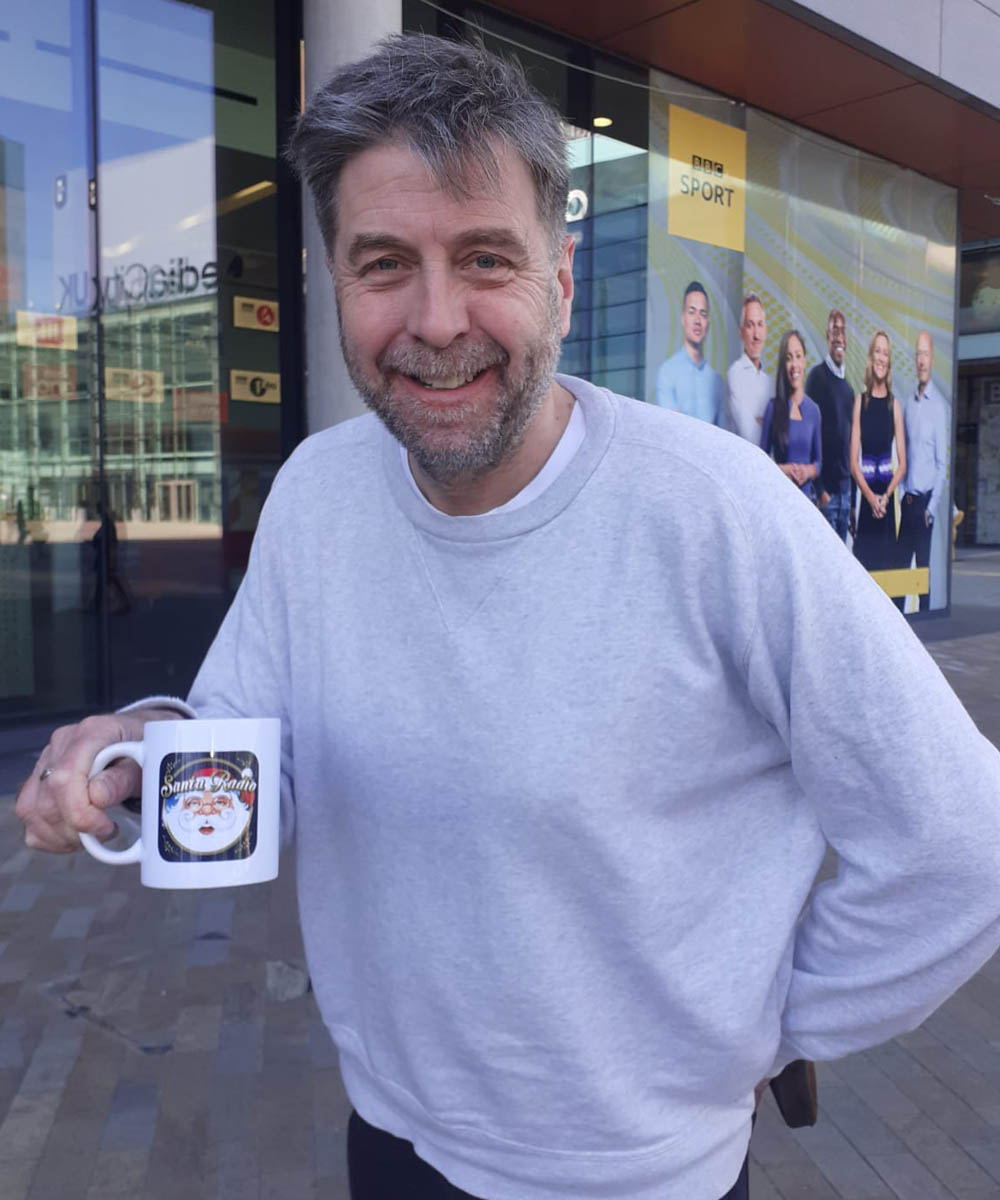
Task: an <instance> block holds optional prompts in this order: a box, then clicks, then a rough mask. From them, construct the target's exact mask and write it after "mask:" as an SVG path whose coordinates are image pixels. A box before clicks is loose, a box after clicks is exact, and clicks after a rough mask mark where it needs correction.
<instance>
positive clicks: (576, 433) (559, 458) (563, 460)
mask: <svg viewBox="0 0 1000 1200" xmlns="http://www.w3.org/2000/svg"><path fill="white" fill-rule="evenodd" d="M586 432H587V426H586V422H585V420H584V416H583V408H582V407H581V405H580V404H579V402H576V403H574V405H573V409H572V411H571V412H570V414H569V420H568V421H567V423H566V428H565V429H564V430H563V431H562V437H560V439H559V441H558V442H557V443H556V445H555V449H554V450H553V451H552V453H551V454H550V455H549V457H548V458H547V459H546V462H545V465H544V466H543V467H542V469H541V470H540V471H539V472H538V474H537V475H536V476H535V477H534V479H530V480H529V481H528V482H527V483H526V484H525V485H524V487H523V488H521V490H520V491H519V492H517V493H516V495H513V496H511V498H510V499H509V500H508V501H506V503H504V504H498V505H497V507H496V508H491V509H489V512H491V513H501V512H513V511H514V510H515V509H518V508H524V507H525V505H527V504H530V503H531V502H532V500H534V499H536V498H537V497H538V496H540V495H541V494H542V492H544V491H545V489H546V488H547V487H549V485H550V484H552V483H554V482H555V481H556V480H557V479H558V478H559V476H560V475H561V474H562V472H563V471H564V470H565V468H566V466H567V465H568V463H569V461H570V459H571V458H572V457H573V455H574V454H575V453H576V452H577V450H579V449H580V447H581V446H582V445H583V439H584V436H585V435H586ZM399 453H400V455H401V456H402V460H403V474H404V475H405V476H406V478H407V479H408V480H409V481H410V486H411V487H412V488H413V490H414V491H415V492H416V493H417V495H418V496H419V497H420V499H421V500H422V501H423V502H424V504H426V505H427V507H428V508H429V509H431V510H432V511H434V512H438V509H436V508H435V507H434V505H433V504H431V502H430V501H429V500H428V499H427V497H426V496H425V495H424V494H423V492H422V491H421V490H420V488H419V487H418V486H417V481H416V480H415V479H414V478H413V472H412V471H411V470H410V460H409V457H408V456H407V453H406V449H405V447H403V446H400V447H399ZM476 515H477V516H482V515H484V514H482V513H477V514H476ZM465 519H466V518H465V517H454V518H453V520H456V521H462V520H465Z"/></svg>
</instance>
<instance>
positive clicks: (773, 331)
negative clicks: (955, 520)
mask: <svg viewBox="0 0 1000 1200" xmlns="http://www.w3.org/2000/svg"><path fill="white" fill-rule="evenodd" d="M659 82H660V84H661V85H663V84H669V83H670V81H669V80H668V79H667V77H660V81H659ZM654 86H655V83H654ZM677 86H678V87H679V86H680V85H679V84H678V85H677ZM661 99H662V100H663V101H664V102H663V103H661V102H660V101H661ZM682 107H683V108H687V109H688V110H690V111H691V112H692V113H694V114H695V115H698V114H701V115H705V109H706V105H705V104H702V105H701V106H700V107H697V108H696V107H694V106H692V102H691V101H690V100H685V101H677V102H676V103H673V102H670V101H668V100H666V98H664V97H661V96H658V95H654V96H653V98H652V104H651V114H652V115H651V124H650V160H651V161H650V180H651V189H650V206H649V247H650V251H649V254H650V263H649V274H650V285H649V297H650V299H649V307H648V312H647V318H648V323H647V360H646V362H647V379H646V383H647V396H646V398H647V399H648V400H649V401H651V402H653V403H666V404H667V406H669V407H675V408H680V409H683V410H684V411H691V409H692V407H694V406H693V405H692V400H691V397H692V396H694V397H698V396H699V391H698V389H697V387H695V388H693V389H692V388H691V387H690V386H689V387H688V399H687V401H686V405H685V402H683V401H682V402H672V401H671V400H670V398H669V397H666V398H665V396H664V391H663V388H662V387H661V388H660V389H659V392H658V385H657V380H658V378H659V379H661V380H662V378H663V374H664V372H663V369H662V364H663V362H664V360H665V357H666V356H667V355H668V354H669V353H670V352H671V349H670V348H671V347H672V346H673V347H677V346H681V345H684V346H686V347H687V349H688V351H689V358H693V357H696V356H695V355H693V354H692V353H691V351H692V338H691V337H690V336H688V337H687V338H686V340H685V339H684V333H685V330H684V328H683V326H681V327H680V328H679V329H678V325H681V319H682V314H681V308H680V306H681V300H682V297H683V292H684V288H685V287H686V286H687V284H686V283H684V282H682V280H683V278H684V277H685V276H686V275H691V278H692V279H694V278H696V277H698V278H700V276H697V272H698V271H700V272H702V275H703V276H704V277H705V278H704V282H705V293H706V298H707V300H708V308H709V310H710V318H709V320H710V328H709V333H708V336H707V338H706V339H705V340H704V343H703V347H702V349H703V357H704V360H705V367H709V366H710V367H711V368H712V369H713V370H714V371H716V372H717V373H718V374H719V375H720V376H721V377H722V383H723V403H722V414H723V416H722V420H721V422H719V421H717V423H721V424H723V425H724V426H725V427H726V428H728V429H729V430H730V431H732V432H734V433H737V434H739V435H741V436H743V437H746V438H748V439H749V440H751V441H754V442H755V443H756V444H757V445H760V446H761V447H762V449H764V450H765V452H767V453H770V454H771V456H772V457H773V458H774V459H775V460H776V461H777V462H778V463H779V464H781V465H783V466H789V465H790V464H796V463H798V464H802V466H803V467H804V468H805V467H808V466H810V465H811V466H812V467H813V469H814V471H815V472H816V474H815V479H811V478H808V476H809V475H811V474H812V472H811V471H809V470H805V471H804V475H803V480H802V482H801V483H800V486H802V487H803V490H804V491H806V492H807V494H809V495H810V497H811V498H812V499H813V500H814V501H815V502H816V504H817V505H818V507H820V509H821V510H822V511H823V512H824V515H825V516H826V517H827V519H828V520H829V522H830V524H831V525H832V526H833V527H834V529H835V530H836V531H837V533H838V534H839V535H840V536H841V537H842V538H843V540H844V542H845V544H846V545H847V547H848V548H849V549H850V550H851V551H852V552H853V553H854V555H855V556H856V557H857V558H858V559H859V561H861V562H862V564H863V565H864V566H865V567H866V569H868V570H869V571H870V572H871V573H872V574H873V576H874V578H875V579H877V581H878V582H879V583H880V584H881V586H882V587H883V588H884V589H885V590H886V592H888V594H889V595H890V596H892V597H893V599H894V600H895V601H896V604H897V606H898V607H899V608H900V609H901V610H903V611H904V612H907V613H914V612H918V611H923V612H926V611H930V610H933V609H939V608H944V607H945V606H946V605H947V603H948V559H949V553H950V549H949V548H950V545H951V529H952V499H951V494H952V488H951V463H952V429H953V397H952V380H953V371H954V356H955V342H954V304H955V273H956V266H957V254H956V233H957V200H956V193H955V192H954V190H953V189H951V188H948V187H946V186H944V185H941V184H937V183H934V182H933V181H931V180H928V179H926V178H924V177H922V176H920V175H917V174H916V173H915V172H913V171H908V170H904V169H902V168H900V167H896V166H894V165H892V164H891V163H887V162H884V161H882V160H880V159H876V158H873V157H872V156H869V155H866V154H863V153H862V152H860V151H857V150H854V149H851V148H849V147H845V146H842V145H840V144H839V143H836V142H834V141H831V140H830V139H827V138H824V137H822V136H820V135H818V134H814V133H811V132H809V131H807V130H803V129H800V128H796V127H795V126H793V125H790V124H788V123H786V122H784V121H781V120H779V119H777V118H774V117H771V116H769V115H767V114H764V113H759V112H756V111H755V110H753V109H741V110H739V111H740V123H741V125H742V126H743V136H744V138H745V160H744V162H745V165H744V174H743V180H742V183H743V186H744V188H745V197H744V210H743V213H744V227H743V236H742V245H741V246H740V247H739V249H737V248H735V247H736V246H737V241H736V239H735V238H734V237H733V236H732V234H731V232H730V231H728V230H726V229H725V228H724V223H723V221H722V219H721V217H720V216H719V215H718V214H715V213H713V212H712V210H713V209H715V208H716V207H720V200H721V201H726V200H727V199H728V198H729V196H730V193H729V191H728V189H729V188H732V189H733V191H732V198H733V201H734V202H735V201H736V199H737V197H738V195H739V187H740V182H741V180H740V178H739V176H738V173H737V168H738V166H739V159H738V156H737V155H735V154H734V152H733V148H732V145H727V144H726V141H725V137H724V136H723V134H722V133H721V132H715V131H714V130H713V128H712V127H711V126H705V125H702V126H701V127H700V128H698V129H697V136H696V138H695V139H694V140H692V139H690V138H688V139H687V140H685V138H684V137H683V136H680V137H679V136H678V132H677V131H678V129H681V130H682V131H683V128H684V124H685V122H687V121H689V118H688V117H687V116H680V119H679V113H678V109H679V108H682ZM733 107H734V108H735V107H736V106H733ZM724 123H725V124H728V125H731V126H733V125H735V124H736V117H735V116H734V115H732V114H730V115H729V116H728V118H727V120H726V121H725V122H724ZM706 160H707V161H708V170H707V171H706V169H705V164H706ZM731 164H735V165H731ZM712 174H714V179H711V178H710V182H709V186H711V187H712V189H713V190H712V192H711V199H710V200H709V199H706V198H705V194H704V189H705V185H704V178H709V177H710V176H711V175H712ZM685 175H686V176H687V180H686V181H685V180H684V178H683V177H684V176H685ZM703 177H704V178H703ZM694 178H698V180H699V184H700V185H701V186H700V187H699V189H698V192H697V193H695V194H694V195H692V192H693V189H692V186H691V180H692V179H694ZM654 179H655V180H656V181H657V183H658V190H657V192H656V193H654V191H653V184H652V181H653V180H654ZM693 199H698V200H700V204H701V205H702V206H703V208H702V210H701V211H700V213H699V212H698V211H697V210H696V214H695V215H696V216H699V215H700V216H701V218H703V219H704V217H705V214H706V213H712V216H713V220H712V221H711V222H710V225H709V228H708V231H707V232H706V229H705V227H702V228H700V229H693V227H692V226H691V225H690V223H689V222H690V219H691V218H690V216H689V215H684V212H683V209H684V208H685V207H687V208H688V209H689V208H690V206H691V203H692V200H693ZM672 210H673V212H672ZM727 211H728V208H727ZM675 230H676V231H677V232H676V233H675ZM678 235H680V236H678ZM723 263H724V264H725V266H724V267H722V264H723ZM717 314H718V316H719V317H721V320H720V319H716V318H717ZM696 317H697V314H694V315H693V317H688V318H687V323H688V328H689V329H690V328H692V327H693V328H694V332H695V333H696V334H697V333H698V332H699V329H698V324H697V320H696ZM692 323H693V324H692ZM786 335H787V336H786ZM796 335H797V336H796ZM783 339H784V341H783ZM782 345H785V347H786V353H785V358H786V362H785V364H782V363H779V361H778V360H779V357H780V347H781V346H782ZM792 358H800V359H801V360H803V362H804V398H802V399H801V400H799V401H796V402H795V404H794V406H792V407H791V408H790V410H789V411H790V412H791V419H792V420H795V421H802V422H803V424H802V425H799V426H795V425H792V424H791V423H790V421H789V422H786V423H785V429H787V430H788V431H789V432H785V430H782V431H781V434H780V435H778V434H776V433H775V431H774V430H773V429H772V423H773V421H774V414H775V411H776V404H775V401H776V392H777V391H778V390H779V386H778V385H779V382H781V376H780V373H781V371H782V370H784V371H785V380H786V381H787V380H792V379H793V377H794V372H793V373H792V374H789V370H788V360H790V359H792ZM681 365H682V366H684V367H686V364H685V363H683V361H682V362H681ZM705 367H702V368H700V369H701V371H702V372H704V369H705ZM685 379H686V382H687V383H688V384H689V385H690V382H691V380H695V382H697V379H698V376H697V374H696V373H695V371H693V370H687V371H686V375H685ZM791 387H793V385H792V384H788V383H787V382H786V385H785V386H784V388H783V390H782V395H783V403H785V404H788V403H789V401H788V396H789V389H790V388H791ZM697 407H698V408H700V411H696V412H695V413H694V415H697V416H701V417H702V418H703V419H714V410H713V408H712V407H711V406H709V405H704V404H699V405H698V406H697ZM807 431H808V436H805V434H806V432H807ZM782 438H783V439H784V440H781V439H782ZM787 473H788V470H786V474H787Z"/></svg>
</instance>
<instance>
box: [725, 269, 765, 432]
mask: <svg viewBox="0 0 1000 1200" xmlns="http://www.w3.org/2000/svg"><path fill="white" fill-rule="evenodd" d="M740 340H741V341H742V342H743V353H742V354H741V355H740V356H739V358H738V359H737V360H736V361H735V362H734V363H732V364H731V365H730V367H729V370H728V371H727V372H726V418H727V421H726V423H727V425H728V427H729V428H730V429H731V430H732V431H733V433H738V434H739V435H740V437H741V438H746V440H747V441H748V442H753V444H754V445H755V446H759V445H760V430H761V423H762V422H763V420H764V409H766V408H767V402H768V400H771V399H772V398H773V397H774V380H773V378H772V377H771V376H770V375H768V373H767V372H766V371H765V370H764V368H763V367H762V366H761V362H760V356H761V355H762V354H763V352H764V343H765V342H766V341H767V319H766V318H765V316H764V306H763V304H761V302H760V297H759V296H758V295H756V294H755V293H753V292H751V293H750V295H749V296H747V297H746V298H745V299H744V301H743V310H742V313H741V315H740Z"/></svg>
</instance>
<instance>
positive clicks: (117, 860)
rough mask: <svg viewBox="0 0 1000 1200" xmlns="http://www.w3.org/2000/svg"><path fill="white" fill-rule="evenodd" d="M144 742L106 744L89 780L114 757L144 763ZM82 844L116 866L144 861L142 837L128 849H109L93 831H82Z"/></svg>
mask: <svg viewBox="0 0 1000 1200" xmlns="http://www.w3.org/2000/svg"><path fill="white" fill-rule="evenodd" d="M143 757H144V755H143V744H142V742H115V743H113V744H112V745H110V746H105V747H104V749H103V750H101V751H100V753H99V754H98V755H97V757H96V758H95V759H94V765H93V766H92V767H91V768H90V774H89V775H88V776H87V778H88V780H89V779H93V778H94V776H95V775H96V774H97V773H98V772H99V771H103V770H104V768H105V767H106V766H107V765H108V763H109V762H111V761H112V759H115V758H131V759H134V760H135V761H136V762H137V763H138V764H139V766H140V767H141V766H142V765H143ZM80 844H81V845H82V846H83V848H84V850H86V851H87V852H88V854H92V855H93V856H94V858H97V859H99V860H100V861H101V862H105V863H113V864H114V865H116V866H121V865H123V864H124V863H137V862H141V861H142V838H141V837H138V838H136V839H135V841H134V842H133V843H132V845H131V846H129V848H128V849H127V850H109V849H108V848H107V846H105V845H104V843H103V842H100V841H98V840H97V838H95V837H94V835H93V834H92V833H81V834H80Z"/></svg>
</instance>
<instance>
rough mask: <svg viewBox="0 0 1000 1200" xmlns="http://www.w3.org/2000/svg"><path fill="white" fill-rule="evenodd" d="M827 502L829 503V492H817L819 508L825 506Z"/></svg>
mask: <svg viewBox="0 0 1000 1200" xmlns="http://www.w3.org/2000/svg"><path fill="white" fill-rule="evenodd" d="M829 503H830V493H829V492H820V494H819V506H820V508H826V506H827V505H828V504H829Z"/></svg>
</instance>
